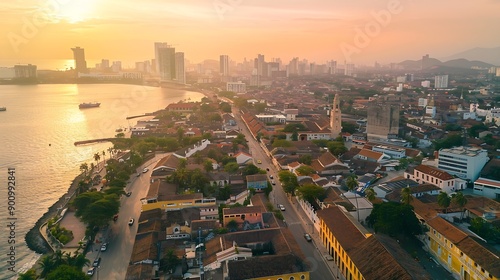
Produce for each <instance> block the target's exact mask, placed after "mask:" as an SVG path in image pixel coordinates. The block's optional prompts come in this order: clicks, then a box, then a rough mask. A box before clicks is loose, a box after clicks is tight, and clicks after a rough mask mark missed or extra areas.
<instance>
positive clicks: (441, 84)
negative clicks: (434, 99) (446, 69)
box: [434, 75, 448, 88]
mask: <svg viewBox="0 0 500 280" xmlns="http://www.w3.org/2000/svg"><path fill="white" fill-rule="evenodd" d="M434 88H448V75H439V76H435V77H434Z"/></svg>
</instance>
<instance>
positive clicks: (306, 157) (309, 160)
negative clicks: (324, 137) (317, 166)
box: [298, 154, 312, 165]
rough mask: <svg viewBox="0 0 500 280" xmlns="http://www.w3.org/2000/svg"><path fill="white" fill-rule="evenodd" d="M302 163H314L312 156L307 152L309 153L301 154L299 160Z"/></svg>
mask: <svg viewBox="0 0 500 280" xmlns="http://www.w3.org/2000/svg"><path fill="white" fill-rule="evenodd" d="M298 161H299V162H300V163H303V164H307V165H311V163H312V156H311V155H309V154H307V155H301V156H299V160H298Z"/></svg>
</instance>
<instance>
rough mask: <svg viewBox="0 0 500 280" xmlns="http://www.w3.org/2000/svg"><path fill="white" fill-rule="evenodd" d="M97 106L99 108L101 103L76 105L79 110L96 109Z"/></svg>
mask: <svg viewBox="0 0 500 280" xmlns="http://www.w3.org/2000/svg"><path fill="white" fill-rule="evenodd" d="M99 106H101V103H99V102H94V103H80V105H78V107H79V108H80V109H85V108H96V107H99Z"/></svg>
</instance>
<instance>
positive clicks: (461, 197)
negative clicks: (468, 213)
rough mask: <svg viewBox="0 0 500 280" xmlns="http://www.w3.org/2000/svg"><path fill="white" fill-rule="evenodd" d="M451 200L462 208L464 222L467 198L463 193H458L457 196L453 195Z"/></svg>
mask: <svg viewBox="0 0 500 280" xmlns="http://www.w3.org/2000/svg"><path fill="white" fill-rule="evenodd" d="M451 200H452V202H453V203H455V204H456V205H457V206H458V207H460V212H461V213H460V221H462V218H463V215H464V212H465V205H466V204H467V198H466V197H465V196H464V194H463V193H462V192H457V193H456V194H453V195H452V196H451Z"/></svg>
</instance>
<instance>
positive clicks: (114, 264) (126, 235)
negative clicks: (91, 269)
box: [87, 154, 165, 280]
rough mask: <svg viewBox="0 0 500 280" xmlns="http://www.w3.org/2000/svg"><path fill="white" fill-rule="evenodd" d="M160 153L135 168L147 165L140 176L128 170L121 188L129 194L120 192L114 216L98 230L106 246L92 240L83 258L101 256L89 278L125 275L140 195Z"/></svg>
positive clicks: (135, 227)
mask: <svg viewBox="0 0 500 280" xmlns="http://www.w3.org/2000/svg"><path fill="white" fill-rule="evenodd" d="M164 156H165V154H162V155H156V156H155V158H153V159H151V160H149V161H148V162H146V163H145V164H144V165H143V166H141V167H140V168H138V169H137V170H142V169H143V168H144V167H148V168H149V169H150V170H149V171H148V172H147V173H141V176H140V177H136V175H135V174H132V176H131V177H130V180H129V182H130V183H128V184H127V187H126V189H125V192H129V191H130V192H132V195H131V196H130V197H127V196H122V198H121V206H120V212H119V216H118V220H117V221H116V222H112V223H111V224H110V225H109V226H108V228H107V229H104V230H103V232H101V234H102V235H103V236H104V240H105V242H107V243H108V249H107V250H106V251H105V252H101V251H100V244H94V245H93V246H94V247H93V251H92V252H89V253H87V259H89V260H90V262H91V263H92V262H93V261H94V259H96V258H97V257H101V264H100V266H99V268H98V269H97V271H96V273H95V274H94V276H93V279H117V280H119V279H125V275H126V273H127V267H128V264H129V260H130V256H131V254H132V249H133V247H134V241H135V235H136V233H137V224H138V220H139V215H140V213H141V202H140V199H141V198H143V197H145V196H146V194H147V192H148V189H149V178H150V176H151V169H152V167H153V166H154V164H156V162H157V161H158V160H159V159H161V158H162V157H164ZM130 218H134V219H135V222H134V224H133V225H132V226H129V225H128V221H129V219H130ZM91 265H92V264H91Z"/></svg>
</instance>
